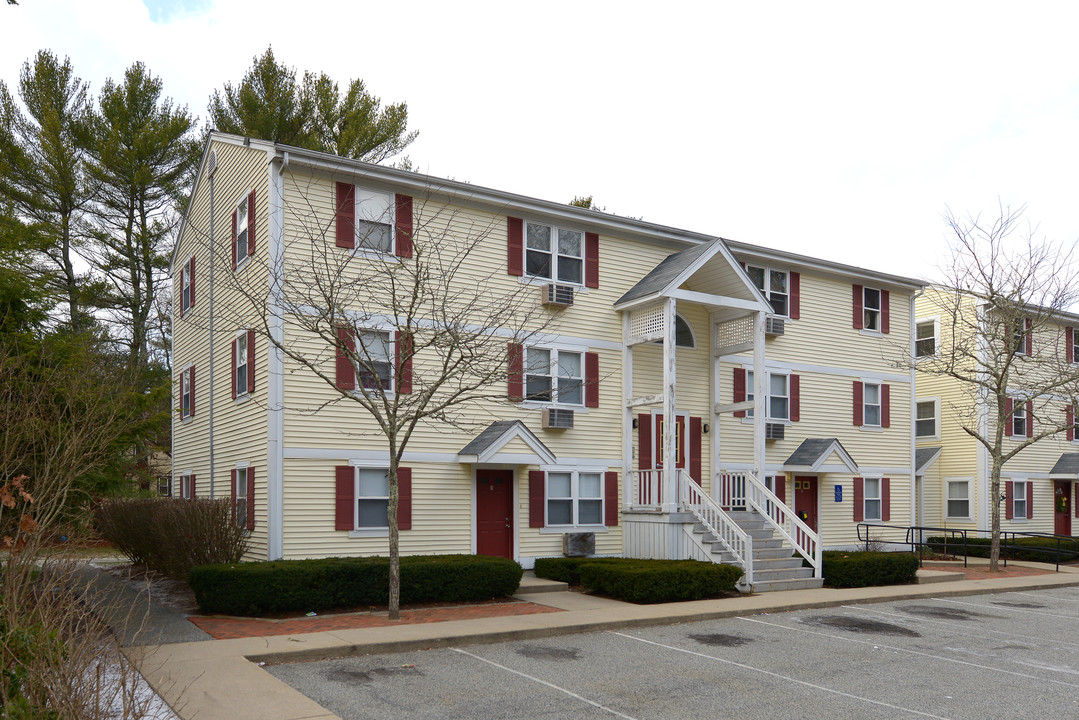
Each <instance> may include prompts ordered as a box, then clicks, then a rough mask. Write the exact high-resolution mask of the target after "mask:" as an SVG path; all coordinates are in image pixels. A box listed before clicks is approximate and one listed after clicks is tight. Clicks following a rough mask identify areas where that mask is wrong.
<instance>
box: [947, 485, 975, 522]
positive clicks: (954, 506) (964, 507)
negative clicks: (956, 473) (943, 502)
mask: <svg viewBox="0 0 1079 720" xmlns="http://www.w3.org/2000/svg"><path fill="white" fill-rule="evenodd" d="M945 486H946V487H947V492H948V496H947V507H946V508H945V512H946V513H947V517H949V518H962V519H966V518H969V517H970V481H969V480H949V481H947V482H946V483H945Z"/></svg>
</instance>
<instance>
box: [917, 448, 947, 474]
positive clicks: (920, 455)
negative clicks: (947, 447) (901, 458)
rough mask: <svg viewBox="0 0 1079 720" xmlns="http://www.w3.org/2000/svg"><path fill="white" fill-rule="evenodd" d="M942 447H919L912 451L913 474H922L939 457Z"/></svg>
mask: <svg viewBox="0 0 1079 720" xmlns="http://www.w3.org/2000/svg"><path fill="white" fill-rule="evenodd" d="M943 450H944V448H943V447H942V446H940V445H937V446H934V447H921V448H917V449H915V451H914V474H915V475H922V474H924V473H925V471H926V470H928V469H929V468H931V467H932V466H933V463H935V462H936V461H937V460H938V459H939V458H940V453H941V451H943Z"/></svg>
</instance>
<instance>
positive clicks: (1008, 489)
mask: <svg viewBox="0 0 1079 720" xmlns="http://www.w3.org/2000/svg"><path fill="white" fill-rule="evenodd" d="M1014 516H1015V510H1014V508H1013V507H1012V483H1011V480H1009V481H1007V482H1005V483H1004V518H1005V519H1007V520H1011V519H1012V518H1013V517H1014Z"/></svg>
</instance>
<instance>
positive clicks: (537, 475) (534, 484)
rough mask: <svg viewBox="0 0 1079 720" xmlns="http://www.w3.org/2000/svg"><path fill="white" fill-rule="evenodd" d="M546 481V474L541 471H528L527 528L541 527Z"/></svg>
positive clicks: (543, 515)
mask: <svg viewBox="0 0 1079 720" xmlns="http://www.w3.org/2000/svg"><path fill="white" fill-rule="evenodd" d="M546 481H547V474H546V473H545V472H543V471H542V470H529V471H528V527H534V528H536V527H543V522H544V518H545V510H546V508H545V507H544V501H545V498H546V487H545V485H546V484H547V483H546Z"/></svg>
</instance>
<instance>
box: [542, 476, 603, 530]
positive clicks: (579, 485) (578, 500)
mask: <svg viewBox="0 0 1079 720" xmlns="http://www.w3.org/2000/svg"><path fill="white" fill-rule="evenodd" d="M602 524H603V473H599V472H577V471H572V472H548V473H547V525H569V526H583V525H602Z"/></svg>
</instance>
